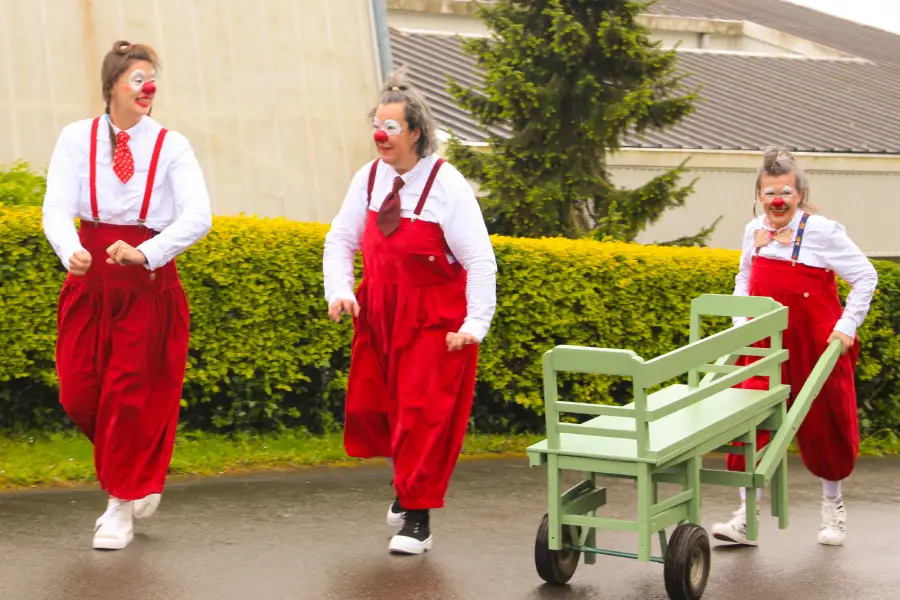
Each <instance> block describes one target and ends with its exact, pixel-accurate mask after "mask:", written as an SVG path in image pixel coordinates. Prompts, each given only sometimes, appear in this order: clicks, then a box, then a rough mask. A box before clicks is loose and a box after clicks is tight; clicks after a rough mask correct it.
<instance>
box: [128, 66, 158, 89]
mask: <svg viewBox="0 0 900 600" xmlns="http://www.w3.org/2000/svg"><path fill="white" fill-rule="evenodd" d="M148 81H152V82H154V83H156V73H151V74H150V76H149V77H148V76H147V73H145V72H144V70H143V69H135V70H134V71H133V72H132V73H131V76H130V77H129V78H128V83H129V84H130V85H131V89H133V90H134V91H135V92H140V91H141V88H142V87H144V84H145V83H147V82H148Z"/></svg>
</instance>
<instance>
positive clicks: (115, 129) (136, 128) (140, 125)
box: [106, 113, 147, 139]
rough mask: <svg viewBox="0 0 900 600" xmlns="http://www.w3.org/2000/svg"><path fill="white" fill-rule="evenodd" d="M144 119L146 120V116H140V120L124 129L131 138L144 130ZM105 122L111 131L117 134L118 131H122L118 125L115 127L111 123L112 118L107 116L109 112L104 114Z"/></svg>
mask: <svg viewBox="0 0 900 600" xmlns="http://www.w3.org/2000/svg"><path fill="white" fill-rule="evenodd" d="M146 120H147V118H146V117H141V118H140V120H139V121H138V122H137V123H135V124H134V126H133V127H132V128H131V129H126V130H125V131H126V132H127V133H128V136H129V137H130V138H131V139H134V136H135V135H137V134H140V132H142V131H143V130H144V125H145V122H146ZM106 122H107V123H109V126H110V127H112V129H113V133H115V134H117V135H118V133H119V132H120V131H122V130H121V129H119V128H118V127H116V126H115V125H114V124H113V122H112V119H110V118H109V113H107V114H106Z"/></svg>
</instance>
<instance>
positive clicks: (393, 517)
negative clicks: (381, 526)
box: [387, 498, 406, 527]
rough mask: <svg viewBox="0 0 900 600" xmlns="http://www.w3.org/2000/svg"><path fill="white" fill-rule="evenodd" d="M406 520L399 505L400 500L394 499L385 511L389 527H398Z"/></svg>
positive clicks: (403, 511) (404, 513)
mask: <svg viewBox="0 0 900 600" xmlns="http://www.w3.org/2000/svg"><path fill="white" fill-rule="evenodd" d="M405 520H406V511H405V510H403V508H402V507H401V506H400V500H398V499H396V498H395V499H394V501H393V502H391V505H390V506H389V507H388V511H387V523H388V525H390V526H391V527H400V526H402V525H403V522H404V521H405Z"/></svg>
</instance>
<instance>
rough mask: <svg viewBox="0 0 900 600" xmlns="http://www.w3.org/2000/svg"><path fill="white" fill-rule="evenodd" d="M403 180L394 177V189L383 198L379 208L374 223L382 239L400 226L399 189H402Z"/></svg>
mask: <svg viewBox="0 0 900 600" xmlns="http://www.w3.org/2000/svg"><path fill="white" fill-rule="evenodd" d="M403 183H404V182H403V178H402V177H394V188H393V189H392V190H391V193H390V194H388V195H387V196H385V198H384V202H382V203H381V208H380V209H378V218H377V220H376V223H377V224H378V229H380V230H381V233H383V234H384V237H388V236H390V235H391V234H392V233H394V232H395V231H397V228H398V227H399V226H400V188H402V187H403Z"/></svg>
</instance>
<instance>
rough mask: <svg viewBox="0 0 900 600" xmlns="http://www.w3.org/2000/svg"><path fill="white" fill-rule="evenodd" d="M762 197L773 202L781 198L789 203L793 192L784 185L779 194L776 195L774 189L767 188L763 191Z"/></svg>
mask: <svg viewBox="0 0 900 600" xmlns="http://www.w3.org/2000/svg"><path fill="white" fill-rule="evenodd" d="M762 195H763V197H764V198H765V199H766V200H774V199H775V198H783V199H784V200H786V201H790V200H792V199H793V198H794V190H793V189H792V188H791V186H789V185H785V186H784V187H782V188H781V193H780V194H776V192H775V188H773V187H767V188H766V189H764V190H763V193H762Z"/></svg>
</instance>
